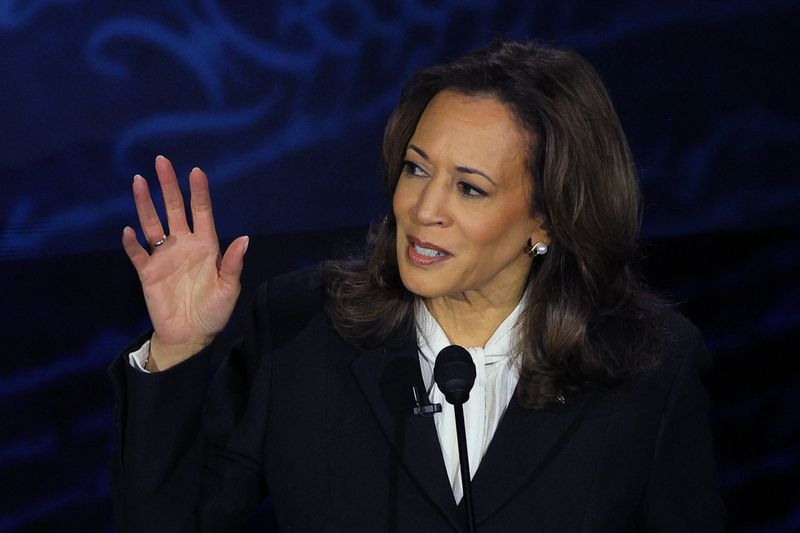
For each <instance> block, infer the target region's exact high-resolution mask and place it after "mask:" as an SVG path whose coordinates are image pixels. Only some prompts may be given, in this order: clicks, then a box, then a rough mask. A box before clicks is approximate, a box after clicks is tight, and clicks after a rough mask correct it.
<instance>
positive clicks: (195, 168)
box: [192, 167, 202, 172]
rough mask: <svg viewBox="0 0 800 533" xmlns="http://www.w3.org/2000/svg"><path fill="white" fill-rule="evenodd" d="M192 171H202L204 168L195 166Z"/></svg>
mask: <svg viewBox="0 0 800 533" xmlns="http://www.w3.org/2000/svg"><path fill="white" fill-rule="evenodd" d="M192 172H202V170H200V167H194V168H193V169H192Z"/></svg>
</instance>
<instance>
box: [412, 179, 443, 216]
mask: <svg viewBox="0 0 800 533" xmlns="http://www.w3.org/2000/svg"><path fill="white" fill-rule="evenodd" d="M444 181H445V180H442V179H438V180H437V179H436V178H435V177H434V178H432V179H431V180H429V181H428V182H427V183H426V184H425V186H424V187H423V188H422V189H421V190H420V194H419V197H418V198H417V201H416V203H415V204H414V206H413V207H412V214H413V216H414V217H415V218H416V219H417V221H418V222H419V223H420V224H421V225H424V226H442V227H447V226H449V225H450V224H451V223H452V219H451V217H450V214H449V209H448V205H447V204H448V199H449V194H448V192H449V191H448V190H447V186H446V184H445V183H444Z"/></svg>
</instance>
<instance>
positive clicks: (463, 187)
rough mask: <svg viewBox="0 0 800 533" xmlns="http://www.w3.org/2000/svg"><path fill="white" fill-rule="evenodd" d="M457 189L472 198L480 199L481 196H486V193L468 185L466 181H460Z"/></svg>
mask: <svg viewBox="0 0 800 533" xmlns="http://www.w3.org/2000/svg"><path fill="white" fill-rule="evenodd" d="M457 187H458V190H459V191H460V192H461V194H462V195H464V196H469V197H471V198H480V197H481V196H486V191H483V190H481V189H479V188H477V187H475V186H474V185H471V184H469V183H467V182H466V181H459V182H458V185H457Z"/></svg>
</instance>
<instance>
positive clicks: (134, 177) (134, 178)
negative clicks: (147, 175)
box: [133, 174, 144, 181]
mask: <svg viewBox="0 0 800 533" xmlns="http://www.w3.org/2000/svg"><path fill="white" fill-rule="evenodd" d="M143 179H144V178H143V177H142V175H141V174H134V175H133V181H136V180H143Z"/></svg>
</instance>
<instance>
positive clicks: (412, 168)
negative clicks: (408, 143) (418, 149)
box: [403, 159, 428, 177]
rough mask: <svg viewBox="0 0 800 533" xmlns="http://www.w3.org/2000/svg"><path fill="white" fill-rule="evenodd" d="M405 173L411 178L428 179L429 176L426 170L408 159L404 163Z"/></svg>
mask: <svg viewBox="0 0 800 533" xmlns="http://www.w3.org/2000/svg"><path fill="white" fill-rule="evenodd" d="M403 172H404V173H406V174H410V175H411V176H419V177H426V176H427V175H428V174H426V173H425V170H424V169H423V168H422V167H421V166H419V165H418V164H416V163H414V162H413V161H409V160H408V159H406V160H405V161H403Z"/></svg>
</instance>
